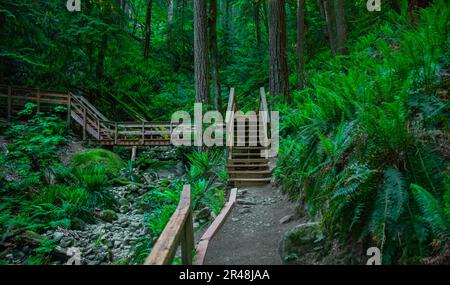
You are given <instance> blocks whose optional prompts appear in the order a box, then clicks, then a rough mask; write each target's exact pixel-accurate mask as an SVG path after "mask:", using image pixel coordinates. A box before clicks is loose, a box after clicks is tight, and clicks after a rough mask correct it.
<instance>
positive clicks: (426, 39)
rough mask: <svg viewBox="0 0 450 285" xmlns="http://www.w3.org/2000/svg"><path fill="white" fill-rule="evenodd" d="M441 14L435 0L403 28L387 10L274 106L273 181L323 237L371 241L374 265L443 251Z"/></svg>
mask: <svg viewBox="0 0 450 285" xmlns="http://www.w3.org/2000/svg"><path fill="white" fill-rule="evenodd" d="M449 16H450V9H449V6H448V5H446V4H445V3H444V2H443V1H436V2H435V4H434V5H432V6H431V7H429V8H427V9H424V10H422V11H421V13H420V20H419V21H418V22H417V23H415V25H413V26H411V23H409V20H407V19H406V18H404V17H400V18H398V15H396V16H394V15H392V19H393V20H392V22H391V23H388V24H385V25H384V26H382V27H381V28H380V29H379V30H375V31H373V32H372V33H369V34H368V35H367V36H365V37H364V38H363V39H361V40H360V41H359V42H357V43H356V44H355V45H354V46H353V49H352V50H351V52H350V56H339V57H337V58H336V59H335V60H334V61H331V62H330V63H329V66H328V70H327V71H321V72H317V73H314V75H313V76H312V77H311V78H310V86H309V87H308V88H307V89H306V90H305V91H302V92H298V93H296V94H294V102H295V108H294V109H292V108H289V107H286V106H282V105H279V106H278V108H279V109H280V110H281V111H282V113H283V116H282V126H281V132H282V135H283V138H282V140H281V148H280V155H279V161H278V168H277V169H276V171H275V174H276V177H277V180H278V182H279V183H280V184H281V185H282V186H283V189H284V190H285V191H286V192H288V193H289V194H290V195H291V196H292V197H294V198H298V199H300V200H301V201H304V202H306V210H307V212H308V214H309V215H310V217H311V218H312V219H319V220H320V221H321V224H322V226H323V228H324V230H325V231H326V233H327V236H328V238H329V239H330V240H333V239H339V240H340V241H341V242H342V243H344V244H350V243H353V242H362V243H363V244H364V245H365V246H367V248H368V247H370V246H378V247H379V248H380V249H381V251H382V254H383V263H384V264H392V263H394V264H397V263H402V264H404V263H422V262H424V260H425V259H424V258H426V257H432V256H435V255H436V256H439V255H443V254H445V252H442V251H443V250H444V249H445V248H448V247H445V246H443V244H448V242H449V236H450V235H449V230H450V175H449V171H448V169H447V166H448V163H449V157H450V153H449V152H448V149H449V138H450V137H449V129H448V126H449V125H448V115H449V108H448V107H449V104H448V87H449V86H448V83H449V78H448V70H449V69H450V62H449V58H450V54H449V42H450V41H449V35H448V31H449V23H450V22H449V21H448V20H449ZM394 19H395V20H394ZM436 245H440V246H436ZM361 254H365V253H361ZM441 262H442V260H441ZM444 262H448V260H447V261H444Z"/></svg>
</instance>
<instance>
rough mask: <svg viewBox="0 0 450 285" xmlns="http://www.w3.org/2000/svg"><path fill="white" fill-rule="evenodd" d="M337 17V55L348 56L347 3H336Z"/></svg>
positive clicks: (340, 0)
mask: <svg viewBox="0 0 450 285" xmlns="http://www.w3.org/2000/svg"><path fill="white" fill-rule="evenodd" d="M334 9H335V15H336V53H337V54H347V48H346V47H345V42H346V41H347V25H346V23H345V1H344V0H336V1H335V2H334Z"/></svg>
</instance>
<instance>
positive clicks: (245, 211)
mask: <svg viewBox="0 0 450 285" xmlns="http://www.w3.org/2000/svg"><path fill="white" fill-rule="evenodd" d="M248 213H251V211H250V209H249V208H243V209H240V210H239V214H241V215H244V214H248Z"/></svg>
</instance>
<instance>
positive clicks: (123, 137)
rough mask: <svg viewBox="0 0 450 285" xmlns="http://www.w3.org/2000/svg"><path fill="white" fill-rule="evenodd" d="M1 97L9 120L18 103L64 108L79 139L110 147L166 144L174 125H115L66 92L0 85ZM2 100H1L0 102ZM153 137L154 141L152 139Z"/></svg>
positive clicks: (142, 123) (144, 122) (154, 123)
mask: <svg viewBox="0 0 450 285" xmlns="http://www.w3.org/2000/svg"><path fill="white" fill-rule="evenodd" d="M2 98H5V99H6V100H5V103H6V104H5V107H6V112H5V116H6V117H7V119H8V121H11V119H12V115H13V113H14V112H13V110H14V109H15V107H16V106H17V105H18V104H24V103H25V102H27V101H30V102H36V103H38V106H39V107H41V105H42V104H45V105H47V106H49V105H63V106H67V123H68V125H69V124H70V123H71V119H72V118H73V119H74V121H75V122H77V124H79V125H80V126H81V127H82V129H83V138H84V139H85V140H87V139H88V137H87V135H88V134H89V136H91V137H93V138H94V141H96V142H97V143H98V144H103V145H111V143H113V144H121V145H153V144H158V142H159V143H160V144H162V145H167V144H168V142H170V134H171V133H172V131H173V130H174V128H175V127H176V126H177V125H178V124H173V123H171V122H164V121H152V122H147V121H138V122H117V121H110V120H108V119H107V118H106V117H105V116H104V115H103V114H102V113H101V112H100V111H99V110H97V109H96V108H95V107H94V106H93V105H92V104H91V103H90V102H89V101H88V100H87V99H86V98H84V97H83V96H79V95H75V94H73V93H71V92H69V93H65V94H63V93H57V92H53V91H47V90H39V89H33V88H22V87H16V86H8V85H1V84H0V99H2ZM2 100H3V99H2ZM155 136H156V138H155Z"/></svg>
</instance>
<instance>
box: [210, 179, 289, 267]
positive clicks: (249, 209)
mask: <svg viewBox="0 0 450 285" xmlns="http://www.w3.org/2000/svg"><path fill="white" fill-rule="evenodd" d="M294 208H295V205H294V204H293V203H291V202H289V201H288V199H287V197H286V196H285V195H283V194H282V193H281V191H280V189H278V188H276V187H272V185H271V184H268V185H265V186H254V187H246V188H240V189H239V190H238V197H237V204H236V206H235V207H234V209H233V210H232V212H231V215H230V216H229V217H228V218H227V220H226V221H225V224H224V225H223V227H222V228H221V229H220V230H219V232H218V233H217V235H216V236H215V237H214V238H213V239H212V240H211V242H210V244H209V248H208V252H207V255H206V259H205V264H207V265H253V264H262V265H277V264H282V260H281V257H280V255H279V253H278V244H279V242H280V241H281V239H282V237H283V235H284V233H285V232H286V231H287V230H288V229H290V228H291V227H292V226H293V224H295V223H296V222H298V221H295V220H294Z"/></svg>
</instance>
